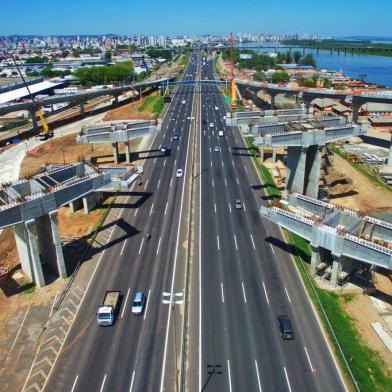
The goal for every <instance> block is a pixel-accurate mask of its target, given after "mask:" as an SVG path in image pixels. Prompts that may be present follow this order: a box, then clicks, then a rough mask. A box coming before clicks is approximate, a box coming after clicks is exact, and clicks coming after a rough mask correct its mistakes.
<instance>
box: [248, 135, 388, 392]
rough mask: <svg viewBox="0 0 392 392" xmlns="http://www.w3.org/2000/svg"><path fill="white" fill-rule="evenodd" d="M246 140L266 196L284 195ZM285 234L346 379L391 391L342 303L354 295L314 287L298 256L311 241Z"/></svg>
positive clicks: (379, 363)
mask: <svg viewBox="0 0 392 392" xmlns="http://www.w3.org/2000/svg"><path fill="white" fill-rule="evenodd" d="M244 140H245V143H246V146H247V147H248V148H249V151H250V152H251V154H252V160H253V162H254V163H255V166H256V168H257V171H258V173H259V176H260V179H261V181H262V182H263V184H265V185H266V188H265V191H266V194H267V195H268V196H272V197H273V198H277V197H280V196H281V193H280V191H279V190H278V189H277V188H276V185H275V182H274V180H273V178H272V175H271V173H270V172H269V170H268V169H267V168H266V167H265V166H264V165H262V164H261V162H260V161H259V159H258V157H259V156H260V154H259V150H258V148H257V146H255V145H254V140H253V138H252V137H244ZM283 234H284V237H285V239H286V242H287V243H288V244H291V245H294V246H295V248H296V249H297V254H296V255H294V256H293V258H294V261H295V263H296V266H297V268H298V271H299V273H300V275H301V278H302V281H303V283H304V285H305V287H306V290H307V292H308V294H309V297H310V298H311V300H312V302H313V303H314V304H315V307H316V309H317V311H318V313H319V315H320V318H321V320H322V322H323V324H324V327H325V330H326V331H327V333H328V335H329V337H330V341H331V342H332V345H333V346H334V348H335V353H336V355H337V358H338V360H339V362H340V364H341V369H342V371H343V373H344V374H345V375H346V379H347V380H349V381H350V382H351V383H352V384H351V387H352V389H354V388H355V387H354V383H353V380H352V378H351V375H350V370H351V372H352V374H353V376H354V378H355V380H356V382H357V385H358V388H359V390H361V391H380V392H381V391H390V390H392V378H391V377H390V376H389V375H388V374H386V372H384V369H385V363H384V361H383V359H382V358H381V357H380V355H379V354H378V353H377V352H375V351H374V350H372V349H370V348H369V347H368V346H367V345H366V343H365V342H364V341H363V340H362V338H361V336H360V334H359V332H358V330H357V329H356V326H355V324H354V321H353V319H352V318H351V317H350V316H349V315H348V314H347V313H346V312H345V311H344V309H343V308H342V302H343V303H347V302H349V301H351V300H352V299H353V298H354V296H353V295H344V296H338V295H336V294H334V293H330V292H328V291H326V290H323V289H320V288H318V287H317V286H316V285H314V283H313V279H312V278H311V277H310V275H309V274H308V269H309V266H308V264H306V263H304V261H303V259H302V258H301V257H300V256H299V255H302V257H304V258H310V256H311V251H310V247H309V244H308V242H307V241H306V240H305V239H304V238H302V237H299V236H298V235H295V234H293V233H290V232H288V231H287V230H283ZM337 342H338V343H339V345H340V347H341V350H342V352H341V351H340V349H339V346H338V343H337ZM343 354H344V356H343ZM344 358H346V360H347V362H348V365H349V367H350V368H348V367H347V366H346V364H345V361H344Z"/></svg>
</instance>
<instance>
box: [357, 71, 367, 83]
mask: <svg viewBox="0 0 392 392" xmlns="http://www.w3.org/2000/svg"><path fill="white" fill-rule="evenodd" d="M358 76H359V79H361V80H362V82H363V81H364V80H365V79H366V76H367V74H366V73H360V74H359V75H358Z"/></svg>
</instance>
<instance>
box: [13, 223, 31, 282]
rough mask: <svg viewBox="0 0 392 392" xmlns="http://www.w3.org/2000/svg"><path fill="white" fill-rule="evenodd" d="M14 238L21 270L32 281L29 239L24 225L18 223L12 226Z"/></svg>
mask: <svg viewBox="0 0 392 392" xmlns="http://www.w3.org/2000/svg"><path fill="white" fill-rule="evenodd" d="M14 236H15V242H16V248H17V250H18V255H19V260H20V263H21V265H22V270H23V272H24V273H25V274H26V275H27V276H28V277H29V279H31V280H34V270H33V265H32V263H31V253H30V246H29V238H28V233H27V228H26V225H25V224H24V223H18V224H17V225H15V226H14Z"/></svg>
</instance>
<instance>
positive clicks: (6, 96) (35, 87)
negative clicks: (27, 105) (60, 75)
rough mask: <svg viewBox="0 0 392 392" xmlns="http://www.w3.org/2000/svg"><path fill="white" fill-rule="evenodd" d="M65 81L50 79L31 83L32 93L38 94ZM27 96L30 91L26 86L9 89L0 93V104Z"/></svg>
mask: <svg viewBox="0 0 392 392" xmlns="http://www.w3.org/2000/svg"><path fill="white" fill-rule="evenodd" d="M63 83H64V82H50V81H49V80H45V81H43V82H40V83H36V84H32V85H30V86H29V89H30V91H31V93H32V94H37V93H40V92H43V91H45V90H48V89H51V88H54V87H57V86H59V85H61V84H63ZM27 96H29V92H28V91H27V88H26V87H21V88H18V89H16V90H12V91H7V92H6V93H3V94H0V104H2V103H7V102H12V101H15V100H17V99H21V98H24V97H27Z"/></svg>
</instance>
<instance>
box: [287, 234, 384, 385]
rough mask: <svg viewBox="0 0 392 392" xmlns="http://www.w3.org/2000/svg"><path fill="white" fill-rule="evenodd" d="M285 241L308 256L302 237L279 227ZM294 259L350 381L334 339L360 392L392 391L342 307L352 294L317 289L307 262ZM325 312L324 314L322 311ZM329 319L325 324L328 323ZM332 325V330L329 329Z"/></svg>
mask: <svg viewBox="0 0 392 392" xmlns="http://www.w3.org/2000/svg"><path fill="white" fill-rule="evenodd" d="M283 231H284V235H285V238H286V241H287V242H288V243H290V244H292V245H294V246H295V247H296V248H297V249H298V254H301V252H303V254H305V255H307V256H310V248H309V245H308V243H307V241H306V240H305V239H303V238H302V237H299V236H297V235H295V234H293V233H289V232H288V231H287V230H283ZM294 261H295V263H296V265H297V268H298V270H299V272H300V274H301V277H302V281H303V282H304V284H305V287H306V289H307V292H308V294H309V296H310V298H311V299H312V301H313V303H314V304H315V305H316V309H317V310H318V313H319V315H320V317H321V320H322V322H323V324H324V327H325V329H326V331H327V332H328V334H329V336H330V341H331V342H332V345H333V346H334V348H335V353H336V354H337V357H338V359H339V362H340V364H341V369H342V370H343V372H344V374H345V375H346V376H347V379H348V380H350V381H352V380H351V376H350V373H349V370H348V368H347V366H346V365H345V362H344V359H343V355H342V353H341V352H340V350H339V347H338V344H337V343H336V340H335V339H334V335H335V336H336V339H337V341H338V342H339V345H340V347H341V349H342V351H343V353H344V356H345V358H346V359H347V361H348V363H349V366H350V369H351V371H352V373H353V375H354V377H355V379H356V381H357V383H358V387H359V389H360V390H361V391H380V392H381V391H387V390H392V379H391V378H390V377H388V375H387V374H385V373H384V372H383V369H384V368H385V363H384V361H383V360H382V358H381V357H380V356H379V354H378V353H377V352H375V351H374V350H372V349H370V348H369V347H367V345H366V344H365V343H364V342H363V340H362V338H361V336H360V334H359V332H358V331H357V329H356V327H355V324H354V321H353V319H352V318H351V317H350V316H349V315H348V314H347V313H346V312H345V311H344V309H343V308H342V304H341V301H343V302H344V303H347V302H349V301H351V300H352V299H353V298H354V296H353V295H349V294H347V295H343V296H338V295H336V294H334V293H331V292H329V291H326V290H323V289H320V288H318V287H317V286H315V285H314V284H313V280H312V278H310V276H309V275H308V268H309V267H308V265H307V264H305V263H304V262H303V260H302V259H301V258H300V257H299V256H298V255H295V256H294ZM323 309H324V311H325V314H324V312H323ZM328 321H329V323H328ZM330 325H331V327H332V330H331V328H330Z"/></svg>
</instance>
